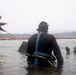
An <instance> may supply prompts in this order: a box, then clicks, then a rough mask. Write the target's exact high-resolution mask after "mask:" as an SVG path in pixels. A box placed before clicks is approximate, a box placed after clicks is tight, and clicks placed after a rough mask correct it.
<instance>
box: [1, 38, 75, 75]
mask: <svg viewBox="0 0 76 75" xmlns="http://www.w3.org/2000/svg"><path fill="white" fill-rule="evenodd" d="M23 41H27V40H0V75H76V55H75V54H74V53H73V48H74V47H75V46H76V39H57V43H58V44H59V47H60V49H61V53H62V56H63V58H64V65H63V67H62V69H61V70H59V72H56V71H51V70H50V69H40V70H37V69H36V70H35V69H29V70H27V69H26V67H27V61H26V59H27V57H26V56H25V55H24V54H21V53H19V52H18V49H19V47H20V46H21V44H22V42H23ZM66 46H68V47H69V48H70V54H69V55H67V54H66V50H65V47H66Z"/></svg>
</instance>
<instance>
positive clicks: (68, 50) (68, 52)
mask: <svg viewBox="0 0 76 75" xmlns="http://www.w3.org/2000/svg"><path fill="white" fill-rule="evenodd" d="M65 49H66V52H67V54H70V48H69V47H68V46H67V47H66V48H65Z"/></svg>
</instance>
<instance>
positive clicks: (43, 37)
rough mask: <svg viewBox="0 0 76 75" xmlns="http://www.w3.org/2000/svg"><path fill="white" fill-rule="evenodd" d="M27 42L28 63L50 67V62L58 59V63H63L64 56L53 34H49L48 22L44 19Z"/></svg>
mask: <svg viewBox="0 0 76 75" xmlns="http://www.w3.org/2000/svg"><path fill="white" fill-rule="evenodd" d="M37 31H38V33H36V34H33V35H32V36H31V37H30V38H29V40H28V44H27V56H28V58H27V61H28V65H35V66H44V67H46V66H47V67H49V66H50V64H49V63H48V62H50V61H51V62H52V61H55V60H56V59H57V65H63V56H62V54H61V51H60V48H59V46H58V44H57V42H56V39H55V37H54V36H53V35H52V34H48V24H47V22H45V21H42V22H41V23H40V24H39V26H38V29H37Z"/></svg>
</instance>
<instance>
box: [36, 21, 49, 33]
mask: <svg viewBox="0 0 76 75" xmlns="http://www.w3.org/2000/svg"><path fill="white" fill-rule="evenodd" d="M37 31H41V32H46V33H47V32H48V24H47V23H46V22H45V21H42V22H40V24H39V26H38V29H37Z"/></svg>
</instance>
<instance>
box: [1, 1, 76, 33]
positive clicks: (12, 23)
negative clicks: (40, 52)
mask: <svg viewBox="0 0 76 75" xmlns="http://www.w3.org/2000/svg"><path fill="white" fill-rule="evenodd" d="M0 15H1V16H2V19H1V20H0V22H1V21H2V22H7V23H8V25H6V26H3V28H4V29H6V30H7V32H8V33H32V32H33V33H35V32H36V29H37V28H38V25H39V23H40V22H41V21H46V22H47V23H48V24H49V32H50V31H52V30H53V31H76V0H0Z"/></svg>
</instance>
